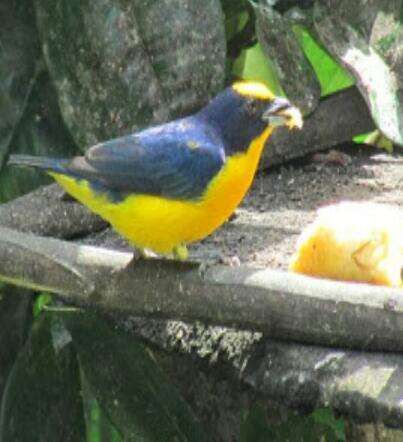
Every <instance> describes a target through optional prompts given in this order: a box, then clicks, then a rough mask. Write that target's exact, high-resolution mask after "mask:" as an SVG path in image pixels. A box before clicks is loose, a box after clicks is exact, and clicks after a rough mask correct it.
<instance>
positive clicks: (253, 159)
mask: <svg viewBox="0 0 403 442" xmlns="http://www.w3.org/2000/svg"><path fill="white" fill-rule="evenodd" d="M271 132H272V128H271V127H267V128H266V129H265V131H264V132H263V133H262V134H261V135H260V136H259V137H258V138H256V139H255V140H254V141H253V142H252V143H251V145H250V146H249V149H248V150H247V151H246V152H244V153H240V154H236V155H233V156H231V157H229V158H228V159H227V160H226V162H225V165H224V166H223V168H222V169H221V171H220V172H219V173H218V174H217V175H216V176H215V177H214V178H213V179H212V180H211V182H210V183H209V185H208V186H207V188H206V191H205V192H204V194H203V196H202V198H200V199H198V200H189V201H184V200H173V199H167V198H163V197H159V196H151V195H142V194H131V195H129V196H127V197H126V198H125V199H124V200H122V201H119V202H113V201H111V200H110V199H109V198H108V196H107V195H106V194H99V193H94V191H93V190H92V189H91V187H90V185H89V183H88V182H87V181H85V180H76V179H74V178H71V177H68V176H65V175H60V174H56V173H53V172H52V173H50V174H51V175H52V176H53V177H54V178H55V180H56V181H57V182H58V183H59V184H60V185H61V186H62V187H63V188H64V189H65V190H66V191H67V192H68V193H70V194H71V195H72V196H74V197H75V198H76V199H77V200H79V201H80V202H82V203H83V204H84V205H86V206H88V207H89V208H90V209H91V210H92V211H94V212H95V213H97V214H99V215H100V216H101V217H103V218H104V219H106V220H107V221H109V222H110V224H111V225H112V226H113V228H114V229H115V230H116V231H117V232H119V233H120V234H121V235H123V236H124V237H125V238H126V239H127V240H128V241H129V242H130V243H132V244H133V245H135V246H137V247H141V248H149V249H152V250H154V251H155V252H158V253H163V254H165V253H170V252H172V251H173V249H174V248H175V247H176V246H179V245H181V244H188V243H191V242H194V241H198V240H200V239H202V238H204V237H206V236H207V235H209V234H210V233H211V232H213V231H214V230H215V229H217V228H218V227H219V226H220V225H221V224H223V223H224V222H225V221H226V220H227V219H228V217H229V216H230V215H231V213H232V212H233V211H234V210H235V208H236V207H237V206H238V204H239V203H240V202H241V200H242V198H243V197H244V195H245V193H246V192H247V190H248V189H249V187H250V185H251V183H252V180H253V177H254V175H255V172H256V168H257V166H258V163H259V158H260V155H261V153H262V149H263V147H264V144H265V142H266V140H267V138H268V137H269V136H270V134H271Z"/></svg>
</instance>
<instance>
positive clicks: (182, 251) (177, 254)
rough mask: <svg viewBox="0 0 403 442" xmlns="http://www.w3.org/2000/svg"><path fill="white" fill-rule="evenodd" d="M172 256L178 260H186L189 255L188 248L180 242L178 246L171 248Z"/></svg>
mask: <svg viewBox="0 0 403 442" xmlns="http://www.w3.org/2000/svg"><path fill="white" fill-rule="evenodd" d="M173 255H174V258H175V259H177V260H179V261H186V260H187V259H188V256H189V252H188V249H187V248H186V246H185V245H184V244H181V245H179V246H176V247H175V248H174V250H173Z"/></svg>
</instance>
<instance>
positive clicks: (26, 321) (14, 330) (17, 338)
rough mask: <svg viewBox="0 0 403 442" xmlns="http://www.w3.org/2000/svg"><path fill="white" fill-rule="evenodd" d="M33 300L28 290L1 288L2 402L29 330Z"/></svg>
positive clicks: (0, 368)
mask: <svg viewBox="0 0 403 442" xmlns="http://www.w3.org/2000/svg"><path fill="white" fill-rule="evenodd" d="M31 304H32V298H31V297H30V296H29V294H28V293H27V291H26V290H23V289H19V288H16V287H13V286H10V285H5V284H1V286H0V324H1V333H0V401H1V397H2V395H3V390H4V386H5V383H6V380H7V377H8V374H9V372H10V370H11V368H12V366H13V364H14V361H15V359H16V357H17V354H18V352H19V350H20V348H21V347H22V345H23V344H24V342H25V339H26V335H27V330H28V329H29V326H30V323H31V319H32V315H31Z"/></svg>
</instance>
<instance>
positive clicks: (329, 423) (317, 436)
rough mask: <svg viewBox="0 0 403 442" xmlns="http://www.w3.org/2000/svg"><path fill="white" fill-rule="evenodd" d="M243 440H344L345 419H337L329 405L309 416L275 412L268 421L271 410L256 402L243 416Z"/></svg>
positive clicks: (255, 441)
mask: <svg viewBox="0 0 403 442" xmlns="http://www.w3.org/2000/svg"><path fill="white" fill-rule="evenodd" d="M279 420H280V423H278V421H279ZM240 441H241V442H265V441H271V442H294V441H301V442H312V441H323V442H343V441H345V435H344V421H343V420H342V419H335V418H334V416H333V414H332V412H331V410H330V409H326V408H321V409H317V410H315V411H314V412H313V413H312V414H311V415H309V416H301V415H298V414H296V413H293V412H290V413H288V416H286V418H284V417H282V418H281V419H280V418H279V417H277V416H275V419H271V422H269V419H268V411H266V408H265V406H264V405H263V404H262V403H260V402H257V403H255V404H254V405H253V406H252V407H251V409H250V410H249V412H248V413H247V414H246V415H245V417H244V419H243V420H242V423H241V437H240Z"/></svg>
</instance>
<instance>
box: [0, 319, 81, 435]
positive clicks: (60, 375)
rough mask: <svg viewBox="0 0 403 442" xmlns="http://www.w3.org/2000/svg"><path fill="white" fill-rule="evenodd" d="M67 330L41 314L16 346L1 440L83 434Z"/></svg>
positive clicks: (1, 418) (0, 425) (1, 421)
mask: <svg viewBox="0 0 403 442" xmlns="http://www.w3.org/2000/svg"><path fill="white" fill-rule="evenodd" d="M69 339H70V337H69V335H68V333H67V331H66V330H65V329H63V328H60V326H59V325H58V324H57V323H53V324H52V321H51V317H50V316H49V315H41V316H40V317H39V319H38V320H37V321H35V323H34V325H33V328H32V332H31V336H30V338H29V340H28V341H27V343H26V345H25V346H24V347H23V348H22V350H21V351H20V353H19V355H18V358H17V360H16V362H15V364H14V367H13V369H12V371H11V373H10V376H9V378H8V380H7V385H6V390H5V393H4V397H3V400H2V404H1V414H0V440H1V441H4V442H6V441H18V442H23V441H27V442H28V441H29V442H35V441H38V442H42V441H63V442H69V441H71V442H80V441H84V440H85V424H84V417H83V407H82V400H81V396H80V386H79V382H78V381H79V376H78V366H77V360H76V357H75V353H74V352H73V348H72V346H71V344H70V343H69Z"/></svg>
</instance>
